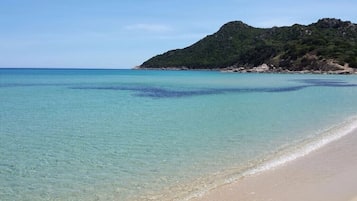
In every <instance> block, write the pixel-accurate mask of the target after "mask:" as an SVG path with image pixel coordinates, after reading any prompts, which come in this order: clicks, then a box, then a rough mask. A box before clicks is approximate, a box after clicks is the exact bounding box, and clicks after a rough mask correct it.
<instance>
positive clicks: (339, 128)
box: [177, 116, 357, 201]
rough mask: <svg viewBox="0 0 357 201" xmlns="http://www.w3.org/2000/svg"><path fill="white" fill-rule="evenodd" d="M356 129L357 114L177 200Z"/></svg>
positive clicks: (264, 168)
mask: <svg viewBox="0 0 357 201" xmlns="http://www.w3.org/2000/svg"><path fill="white" fill-rule="evenodd" d="M356 129H357V116H353V117H350V118H348V119H346V120H345V121H344V122H342V123H340V124H337V125H334V126H332V127H330V128H328V129H326V130H324V131H322V132H320V133H319V134H318V135H316V136H314V137H310V138H308V139H304V140H302V141H300V142H298V143H295V144H292V145H289V146H287V147H285V148H282V149H280V150H278V151H276V152H274V153H272V154H269V156H266V157H265V158H263V159H260V160H257V161H255V162H253V164H254V165H251V166H249V167H245V168H237V169H236V170H235V172H234V170H230V171H228V172H226V173H224V174H221V175H220V177H216V180H217V181H216V182H212V181H211V182H210V185H204V187H203V188H201V189H200V190H197V191H195V192H193V193H191V194H190V195H188V196H186V197H185V198H183V199H177V200H185V201H189V200H192V199H194V198H199V197H202V196H203V195H204V194H206V193H207V192H209V191H211V190H213V189H216V188H219V187H220V186H222V185H226V184H230V183H235V182H237V181H239V180H240V179H242V178H243V177H246V176H251V175H256V174H259V173H262V172H264V171H268V170H271V169H274V168H277V167H280V166H282V165H285V164H287V163H289V162H292V161H294V160H296V159H298V158H301V157H304V156H306V155H308V154H310V153H312V152H314V151H316V150H318V149H321V148H322V147H324V146H326V145H328V144H330V143H332V142H334V141H337V140H339V139H341V138H342V137H344V136H346V135H348V134H351V133H352V132H353V131H354V130H356ZM221 176H223V177H224V178H225V179H223V180H222V179H220V178H221ZM196 189H197V188H196Z"/></svg>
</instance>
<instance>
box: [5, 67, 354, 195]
mask: <svg viewBox="0 0 357 201" xmlns="http://www.w3.org/2000/svg"><path fill="white" fill-rule="evenodd" d="M356 102H357V77H356V76H342V75H340V76H336V75H286V74H285V75H283V74H229V73H220V72H206V71H135V70H59V69H57V70H45V69H44V70H35V69H15V70H11V69H0V112H1V113H0V115H1V116H0V198H1V199H0V200H4V201H7V200H9V201H10V200H11V201H16V200H39V201H40V200H140V199H141V200H148V199H153V200H165V199H167V200H172V199H173V198H184V197H187V196H190V194H193V193H196V192H198V191H204V188H205V186H206V187H207V186H209V185H215V184H214V183H215V182H217V181H219V180H220V179H221V180H226V179H229V177H230V176H232V175H236V174H239V173H240V172H241V171H243V170H246V169H247V168H248V169H249V168H252V167H254V165H256V164H257V163H258V162H259V161H261V160H262V159H264V158H268V157H272V153H275V152H276V151H277V150H281V149H282V148H284V147H288V146H291V145H294V144H296V143H298V142H300V141H301V140H303V139H306V138H312V137H314V136H318V135H319V134H320V133H321V132H322V131H324V130H325V129H327V128H330V127H331V126H333V125H336V124H339V123H341V122H343V121H345V120H346V119H348V118H350V117H353V116H356V115H357V104H356Z"/></svg>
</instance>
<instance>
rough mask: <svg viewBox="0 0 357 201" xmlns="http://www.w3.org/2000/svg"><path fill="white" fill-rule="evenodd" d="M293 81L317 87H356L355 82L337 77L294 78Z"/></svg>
mask: <svg viewBox="0 0 357 201" xmlns="http://www.w3.org/2000/svg"><path fill="white" fill-rule="evenodd" d="M293 81H295V82H300V83H303V84H308V85H309V86H318V87H356V86H357V84H350V83H348V82H346V81H342V80H338V79H295V80H293Z"/></svg>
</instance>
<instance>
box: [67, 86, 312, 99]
mask: <svg viewBox="0 0 357 201" xmlns="http://www.w3.org/2000/svg"><path fill="white" fill-rule="evenodd" d="M305 87H307V86H292V87H272V88H208V89H197V90H172V89H165V88H158V87H135V86H133V87H122V86H94V87H93V86H81V87H71V89H82V90H123V91H134V92H136V94H135V95H136V96H141V97H152V98H180V97H190V96H200V95H212V94H223V93H254V92H258V93H259V92H266V93H279V92H289V91H297V90H300V89H303V88H305Z"/></svg>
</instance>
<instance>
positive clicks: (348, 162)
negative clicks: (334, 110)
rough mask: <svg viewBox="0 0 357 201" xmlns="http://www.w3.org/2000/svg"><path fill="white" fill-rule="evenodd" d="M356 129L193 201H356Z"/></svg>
mask: <svg viewBox="0 0 357 201" xmlns="http://www.w3.org/2000/svg"><path fill="white" fill-rule="evenodd" d="M356 170H357V130H356V129H355V130H353V131H352V132H351V133H349V134H348V135H346V136H344V137H342V138H341V139H339V140H336V141H334V142H331V143H329V144H328V145H326V146H324V147H322V148H320V149H318V150H315V151H313V152H311V153H309V154H308V155H306V156H303V157H300V158H298V159H296V160H293V161H290V162H288V163H286V164H284V165H281V166H278V167H276V168H273V169H271V170H267V171H263V172H260V173H257V174H253V175H249V176H246V177H244V178H241V179H239V180H237V181H235V182H234V183H230V184H227V185H224V186H220V187H218V188H216V189H214V190H212V191H210V192H208V193H206V194H205V195H203V196H202V197H200V198H197V199H195V201H219V200H225V201H238V200H240V201H241V200H244V201H253V200H254V201H268V200H271V201H286V200H289V201H301V200H304V201H356V200H357V172H356Z"/></svg>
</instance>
